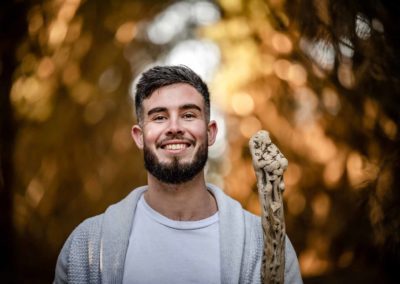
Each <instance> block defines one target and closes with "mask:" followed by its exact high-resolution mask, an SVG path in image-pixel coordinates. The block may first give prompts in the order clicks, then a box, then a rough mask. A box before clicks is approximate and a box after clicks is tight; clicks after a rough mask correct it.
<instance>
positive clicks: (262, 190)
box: [249, 130, 288, 284]
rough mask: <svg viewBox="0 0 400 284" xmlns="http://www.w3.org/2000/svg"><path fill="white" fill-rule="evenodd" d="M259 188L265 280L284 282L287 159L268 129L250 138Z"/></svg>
mask: <svg viewBox="0 0 400 284" xmlns="http://www.w3.org/2000/svg"><path fill="white" fill-rule="evenodd" d="M249 146H250V152H251V155H252V159H253V167H254V170H255V172H256V177H257V188H258V194H259V198H260V204H261V207H262V216H261V218H262V228H263V233H264V251H263V259H262V264H261V278H262V283H264V284H267V283H268V284H271V283H281V284H283V283H284V272H285V236H286V232H285V219H284V212H283V200H282V194H283V191H284V189H285V185H284V183H283V172H284V170H286V168H287V166H288V161H287V159H286V158H285V157H284V156H283V155H282V153H281V152H280V151H279V149H278V148H277V147H276V146H275V145H274V144H273V143H272V142H271V139H270V137H269V134H268V132H267V131H264V130H261V131H259V132H257V133H256V134H255V135H254V136H253V137H251V139H250V141H249Z"/></svg>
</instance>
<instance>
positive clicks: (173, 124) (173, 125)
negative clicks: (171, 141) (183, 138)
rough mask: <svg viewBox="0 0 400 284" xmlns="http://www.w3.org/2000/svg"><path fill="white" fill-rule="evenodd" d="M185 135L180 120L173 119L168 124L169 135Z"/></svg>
mask: <svg viewBox="0 0 400 284" xmlns="http://www.w3.org/2000/svg"><path fill="white" fill-rule="evenodd" d="M183 133H184V128H183V126H182V123H180V121H179V119H178V118H173V117H171V118H170V120H169V124H168V129H167V133H166V134H167V135H177V134H180V135H182V134H183Z"/></svg>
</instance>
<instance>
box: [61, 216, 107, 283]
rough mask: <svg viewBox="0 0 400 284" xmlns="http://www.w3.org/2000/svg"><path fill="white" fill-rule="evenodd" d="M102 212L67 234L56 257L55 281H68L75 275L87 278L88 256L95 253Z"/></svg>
mask: <svg viewBox="0 0 400 284" xmlns="http://www.w3.org/2000/svg"><path fill="white" fill-rule="evenodd" d="M102 218H103V214H101V215H98V216H95V217H91V218H88V219H86V220H85V221H83V222H82V223H81V224H79V225H78V226H77V227H76V228H75V229H74V231H73V232H72V233H71V234H70V235H69V237H68V239H67V240H66V242H65V243H64V246H63V248H62V249H61V252H60V254H59V256H58V259H57V264H56V269H55V278H54V282H55V283H68V282H70V281H71V280H72V279H74V278H75V277H79V279H83V280H89V276H90V275H89V267H88V264H89V258H92V259H93V258H94V257H96V255H97V252H96V250H97V248H98V247H99V243H100V232H101V222H102Z"/></svg>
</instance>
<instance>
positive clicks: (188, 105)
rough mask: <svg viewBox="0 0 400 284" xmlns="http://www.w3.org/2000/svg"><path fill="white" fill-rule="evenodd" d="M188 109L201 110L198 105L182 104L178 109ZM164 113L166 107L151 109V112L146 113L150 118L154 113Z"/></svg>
mask: <svg viewBox="0 0 400 284" xmlns="http://www.w3.org/2000/svg"><path fill="white" fill-rule="evenodd" d="M188 109H196V110H198V111H200V112H201V108H200V107H199V106H198V105H195V104H184V105H182V106H180V107H179V110H188ZM166 111H167V108H166V107H155V108H152V109H151V110H149V111H148V112H147V115H148V116H150V115H152V114H154V113H159V112H166Z"/></svg>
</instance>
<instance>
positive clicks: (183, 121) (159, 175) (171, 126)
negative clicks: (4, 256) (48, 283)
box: [55, 66, 302, 284]
mask: <svg viewBox="0 0 400 284" xmlns="http://www.w3.org/2000/svg"><path fill="white" fill-rule="evenodd" d="M135 99H136V114H137V119H138V124H137V125H135V126H133V128H132V137H133V139H134V141H135V143H136V145H137V146H138V147H139V148H140V149H142V150H143V152H144V162H145V167H146V170H147V173H148V179H147V181H148V184H147V186H144V187H140V188H137V189H135V190H133V191H132V192H131V193H130V194H129V195H128V196H127V197H126V198H125V199H123V200H122V201H120V202H119V203H117V204H114V205H112V206H110V207H109V208H108V209H107V210H106V212H105V213H104V214H101V215H99V216H96V217H93V218H90V219H87V220H86V221H84V222H83V223H82V224H80V225H79V226H78V227H77V228H76V229H75V230H74V232H73V233H72V234H71V235H70V237H69V238H68V240H67V241H66V243H65V244H64V247H63V249H62V251H61V253H60V256H59V258H58V261H57V266H56V275H55V282H56V283H64V282H71V283H87V282H90V283H100V282H102V283H143V284H145V283H149V284H150V283H178V284H180V283H260V265H261V256H262V248H263V238H262V230H261V223H260V218H259V217H258V216H255V215H252V214H251V213H249V212H247V211H245V210H243V209H242V207H241V206H240V204H239V203H238V202H237V201H234V200H233V199H231V198H230V197H228V196H227V195H225V194H224V193H223V191H222V190H220V189H219V188H217V187H216V186H214V185H211V184H206V183H205V179H204V165H205V164H206V161H207V154H208V147H209V146H211V145H212V144H213V143H214V142H215V138H216V135H217V124H216V122H215V121H210V99H209V92H208V88H207V86H206V84H205V83H204V82H203V81H202V80H201V79H200V77H199V76H198V75H197V74H195V73H194V72H193V71H192V70H190V69H189V68H187V67H184V66H163V67H161V66H157V67H154V68H151V69H150V70H148V71H147V72H145V73H143V74H142V76H141V78H140V80H139V82H138V84H137V90H136V98H135ZM285 282H286V283H302V281H301V277H300V273H299V268H298V263H297V258H296V254H295V252H294V250H293V247H292V245H291V244H290V241H289V240H288V239H287V241H286V265H285Z"/></svg>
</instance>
